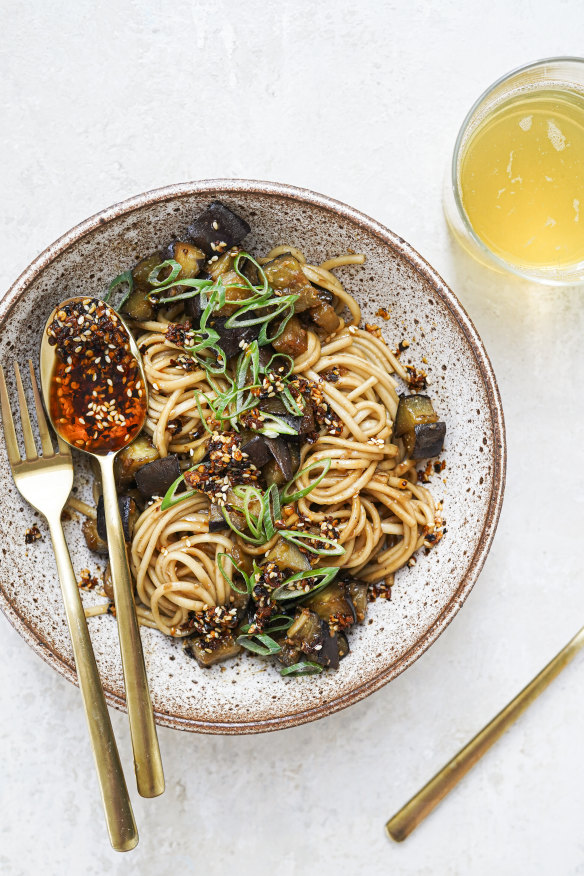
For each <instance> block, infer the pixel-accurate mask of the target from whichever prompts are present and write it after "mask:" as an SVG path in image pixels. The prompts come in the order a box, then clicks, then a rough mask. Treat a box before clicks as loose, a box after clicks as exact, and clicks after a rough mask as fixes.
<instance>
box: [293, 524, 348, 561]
mask: <svg viewBox="0 0 584 876" xmlns="http://www.w3.org/2000/svg"><path fill="white" fill-rule="evenodd" d="M280 535H281V536H282V538H283V539H285V540H286V541H289V542H291V543H292V544H295V545H297V547H301V548H304V550H307V551H310V553H311V554H316V556H318V557H342V556H343V554H344V553H345V548H344V547H343V546H342V544H337V542H335V540H334V539H332V538H327V537H326V536H324V535H314V533H312V532H302V531H297V530H294V529H281V530H280ZM310 541H320V542H322V543H323V544H324V545H330V547H322V548H316V547H314V545H311V544H308V542H310Z"/></svg>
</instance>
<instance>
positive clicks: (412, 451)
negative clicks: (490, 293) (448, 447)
mask: <svg viewBox="0 0 584 876" xmlns="http://www.w3.org/2000/svg"><path fill="white" fill-rule="evenodd" d="M445 436H446V423H443V422H438V423H420V425H418V426H415V428H414V431H413V432H407V433H406V434H405V435H404V436H403V442H404V447H405V451H406V455H407V456H409V458H410V459H428V458H429V457H431V456H438V454H439V453H440V452H441V451H442V448H443V446H444V438H445Z"/></svg>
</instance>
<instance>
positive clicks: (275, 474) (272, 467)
mask: <svg viewBox="0 0 584 876" xmlns="http://www.w3.org/2000/svg"><path fill="white" fill-rule="evenodd" d="M262 475H263V478H264V480H265V482H266V485H267V486H268V487H271V486H272V484H276V486H277V487H282V486H283V485H284V484H285V483H286V479H285V477H284V475H283V474H282V469H281V468H280V466H279V465H278V463H277V462H276V460H275V459H271V460H270V461H269V462H268V463H266V465H264V466H263V468H262Z"/></svg>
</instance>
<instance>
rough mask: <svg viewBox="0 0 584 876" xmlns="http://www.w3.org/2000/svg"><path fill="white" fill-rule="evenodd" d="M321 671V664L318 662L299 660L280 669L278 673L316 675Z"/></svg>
mask: <svg viewBox="0 0 584 876" xmlns="http://www.w3.org/2000/svg"><path fill="white" fill-rule="evenodd" d="M319 672H322V666H319V664H318V663H313V662H312V661H311V660H301V661H300V663H294V664H293V665H292V666H285V667H284V669H280V675H284V676H286V675H293V676H294V675H316V674H317V673H319Z"/></svg>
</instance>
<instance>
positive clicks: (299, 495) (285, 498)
mask: <svg viewBox="0 0 584 876" xmlns="http://www.w3.org/2000/svg"><path fill="white" fill-rule="evenodd" d="M331 464H332V460H331V459H329V458H327V459H317V460H316V462H311V463H310V464H309V465H307V466H305V467H304V468H303V469H302V471H299V472H298V474H297V475H296V476H295V478H294V481H290V483H289V484H286V486H285V487H284V488H283V490H282V492H281V493H280V499H281V501H282V505H289V504H291V503H292V502H297V501H298V499H303V498H304V496H308V494H309V493H310V492H311V491H312V490H314V488H315V487H318V485H319V484H320V482H321V481H322V479H323V478H324V477H326V475H327V474H328V471H329V469H330V467H331ZM320 466H322V469H323V470H322V473H321V474H320V475H319V476H318V477H317V479H316V480H315V481H313V482H312V483H311V484H309V485H308V486H307V487H305V488H304V489H303V490H298V492H296V493H288V489H289V487H290V486H291V485H292V484H293V483H294V482H295V481H297V480H298V478H299V477H301V476H302V475H304V474H306V473H307V472H309V471H310V470H311V469H313V468H317V467H320Z"/></svg>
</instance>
